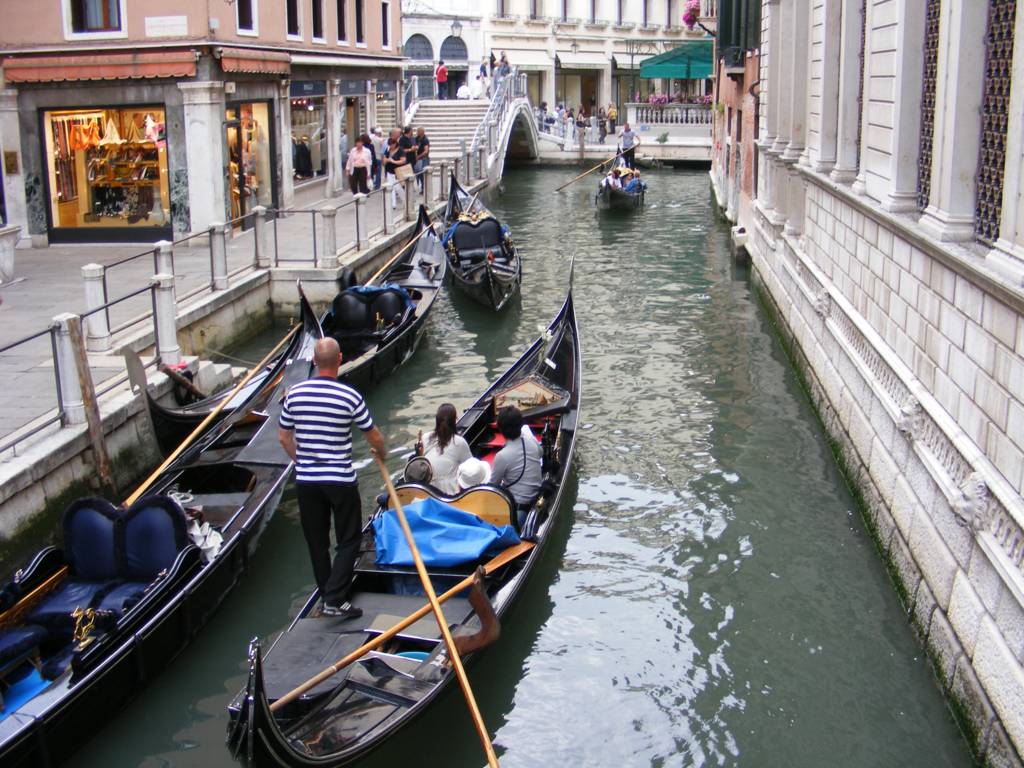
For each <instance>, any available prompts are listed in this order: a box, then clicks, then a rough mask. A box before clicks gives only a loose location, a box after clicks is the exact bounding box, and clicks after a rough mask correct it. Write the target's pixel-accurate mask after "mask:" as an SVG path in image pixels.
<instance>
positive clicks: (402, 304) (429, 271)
mask: <svg viewBox="0 0 1024 768" xmlns="http://www.w3.org/2000/svg"><path fill="white" fill-rule="evenodd" d="M417 238H418V239H417ZM412 242H415V245H412V246H410V247H407V249H406V250H405V251H404V253H402V254H401V256H399V258H398V259H397V260H396V261H395V263H394V264H391V265H390V266H388V268H387V269H386V270H385V271H384V272H382V273H381V274H379V275H375V276H374V279H373V280H372V282H371V283H368V284H366V285H357V284H355V279H354V275H353V274H352V273H351V272H350V271H346V272H344V273H343V274H342V277H341V278H340V280H339V288H340V289H341V290H340V291H339V293H338V295H337V296H336V297H335V298H334V301H333V302H332V305H331V307H330V308H329V309H328V310H327V311H326V312H325V313H324V314H323V316H322V317H321V318H320V322H321V325H322V326H323V328H324V332H325V333H327V334H328V335H331V336H334V337H335V338H336V339H337V340H338V343H339V345H340V346H341V351H342V355H343V358H344V361H343V363H342V366H341V370H340V371H339V372H338V378H339V379H340V380H341V381H344V382H346V383H347V384H351V385H352V386H354V387H356V388H357V389H361V390H362V389H365V388H367V387H369V386H371V385H373V384H375V383H376V382H378V381H380V380H381V379H383V378H384V377H385V376H387V375H388V374H389V373H391V371H393V370H394V369H395V368H396V367H397V366H398V365H400V364H401V363H402V362H404V361H405V360H407V359H408V358H409V357H410V356H411V355H412V353H413V351H414V350H415V349H416V345H417V344H418V343H419V340H420V338H421V337H422V335H423V330H424V327H425V325H426V319H427V314H428V313H429V312H430V309H431V307H432V306H433V305H434V300H435V299H436V298H437V294H438V292H439V291H440V290H441V287H442V285H443V284H444V280H445V276H446V272H447V262H446V260H445V256H444V250H443V248H442V247H441V242H440V238H439V237H438V235H437V232H436V231H435V230H434V228H433V226H432V225H431V223H430V216H429V214H428V213H427V211H426V209H425V208H424V207H423V206H420V211H419V218H418V220H417V222H416V229H415V230H414V231H413V233H412V235H411V236H410V238H409V241H408V242H407V243H406V245H407V246H409V243H412ZM286 360H287V357H285V356H282V357H280V358H278V359H277V360H275V361H273V362H272V363H270V364H269V365H268V366H267V368H266V370H265V371H264V372H263V373H262V374H260V376H259V377H257V378H258V380H259V381H262V380H263V379H264V378H265V377H269V378H271V379H273V378H275V377H279V376H280V373H281V368H282V366H283V365H284V361H286ZM256 381H257V379H254V381H253V382H250V384H249V385H248V386H247V387H246V388H245V389H243V390H242V391H241V392H239V393H238V394H237V395H235V396H234V397H233V398H232V402H231V403H229V404H228V406H227V407H226V408H225V412H227V413H230V412H231V410H232V409H234V408H235V407H237V406H239V405H241V404H242V403H244V402H245V401H246V398H247V397H249V396H251V394H252V392H254V391H255V390H256V389H258V386H259V385H258V384H257V383H254V382H256ZM223 397H224V394H220V395H211V396H210V397H207V398H203V399H202V400H199V401H197V402H195V403H191V404H189V405H186V406H183V407H181V408H168V407H166V406H163V405H161V404H159V403H157V402H156V401H155V400H153V398H149V411H150V416H151V418H152V421H153V429H154V432H155V433H156V438H157V443H158V444H159V446H160V449H161V450H162V451H163V452H164V454H168V453H170V452H171V451H172V450H173V449H174V447H175V446H177V445H178V444H179V443H180V442H181V441H182V440H183V439H184V438H185V436H186V435H188V434H189V432H191V431H192V430H193V429H195V427H196V425H198V424H199V422H201V421H202V420H203V419H204V418H205V417H206V416H207V415H208V414H209V413H210V412H211V411H213V409H214V408H215V407H216V406H217V405H218V404H219V403H220V401H221V400H222V399H223Z"/></svg>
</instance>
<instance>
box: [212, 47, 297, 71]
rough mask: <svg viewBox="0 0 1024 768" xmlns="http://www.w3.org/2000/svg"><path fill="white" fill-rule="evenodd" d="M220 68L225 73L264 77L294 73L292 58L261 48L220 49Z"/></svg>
mask: <svg viewBox="0 0 1024 768" xmlns="http://www.w3.org/2000/svg"><path fill="white" fill-rule="evenodd" d="M219 53H220V68H221V69H223V70H224V71H225V72H251V73H256V74H264V75H287V74H291V71H292V57H291V56H290V55H289V54H288V53H285V52H284V51H268V50H266V49H259V48H220V49H219Z"/></svg>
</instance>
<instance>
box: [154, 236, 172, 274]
mask: <svg viewBox="0 0 1024 768" xmlns="http://www.w3.org/2000/svg"><path fill="white" fill-rule="evenodd" d="M153 250H154V251H155V252H156V271H157V274H161V275H163V274H167V275H173V274H174V245H173V244H172V243H171V242H170V241H169V240H157V241H156V242H155V243H153Z"/></svg>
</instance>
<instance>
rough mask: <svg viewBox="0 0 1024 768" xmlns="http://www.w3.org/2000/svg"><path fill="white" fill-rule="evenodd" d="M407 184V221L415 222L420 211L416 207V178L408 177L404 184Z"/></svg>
mask: <svg viewBox="0 0 1024 768" xmlns="http://www.w3.org/2000/svg"><path fill="white" fill-rule="evenodd" d="M399 183H400V184H405V220H406V221H415V219H416V211H418V210H419V209H418V208H417V207H416V177H415V176H408V177H406V179H405V181H404V182H399Z"/></svg>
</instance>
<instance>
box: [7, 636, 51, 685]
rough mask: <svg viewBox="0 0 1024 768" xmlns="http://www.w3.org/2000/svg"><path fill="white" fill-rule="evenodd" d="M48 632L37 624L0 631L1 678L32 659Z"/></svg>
mask: <svg viewBox="0 0 1024 768" xmlns="http://www.w3.org/2000/svg"><path fill="white" fill-rule="evenodd" d="M46 634H47V633H46V630H45V629H43V628H42V627H40V626H39V625H37V624H25V625H23V626H20V627H11V628H10V629H0V678H2V677H3V676H4V675H5V674H7V673H8V672H10V671H11V670H12V669H14V668H15V667H17V666H19V665H21V664H22V663H23V662H25V661H28V660H29V659H31V658H32V657H33V656H34V655H35V654H36V650H37V649H38V648H39V644H40V643H42V642H43V640H45V639H46Z"/></svg>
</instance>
